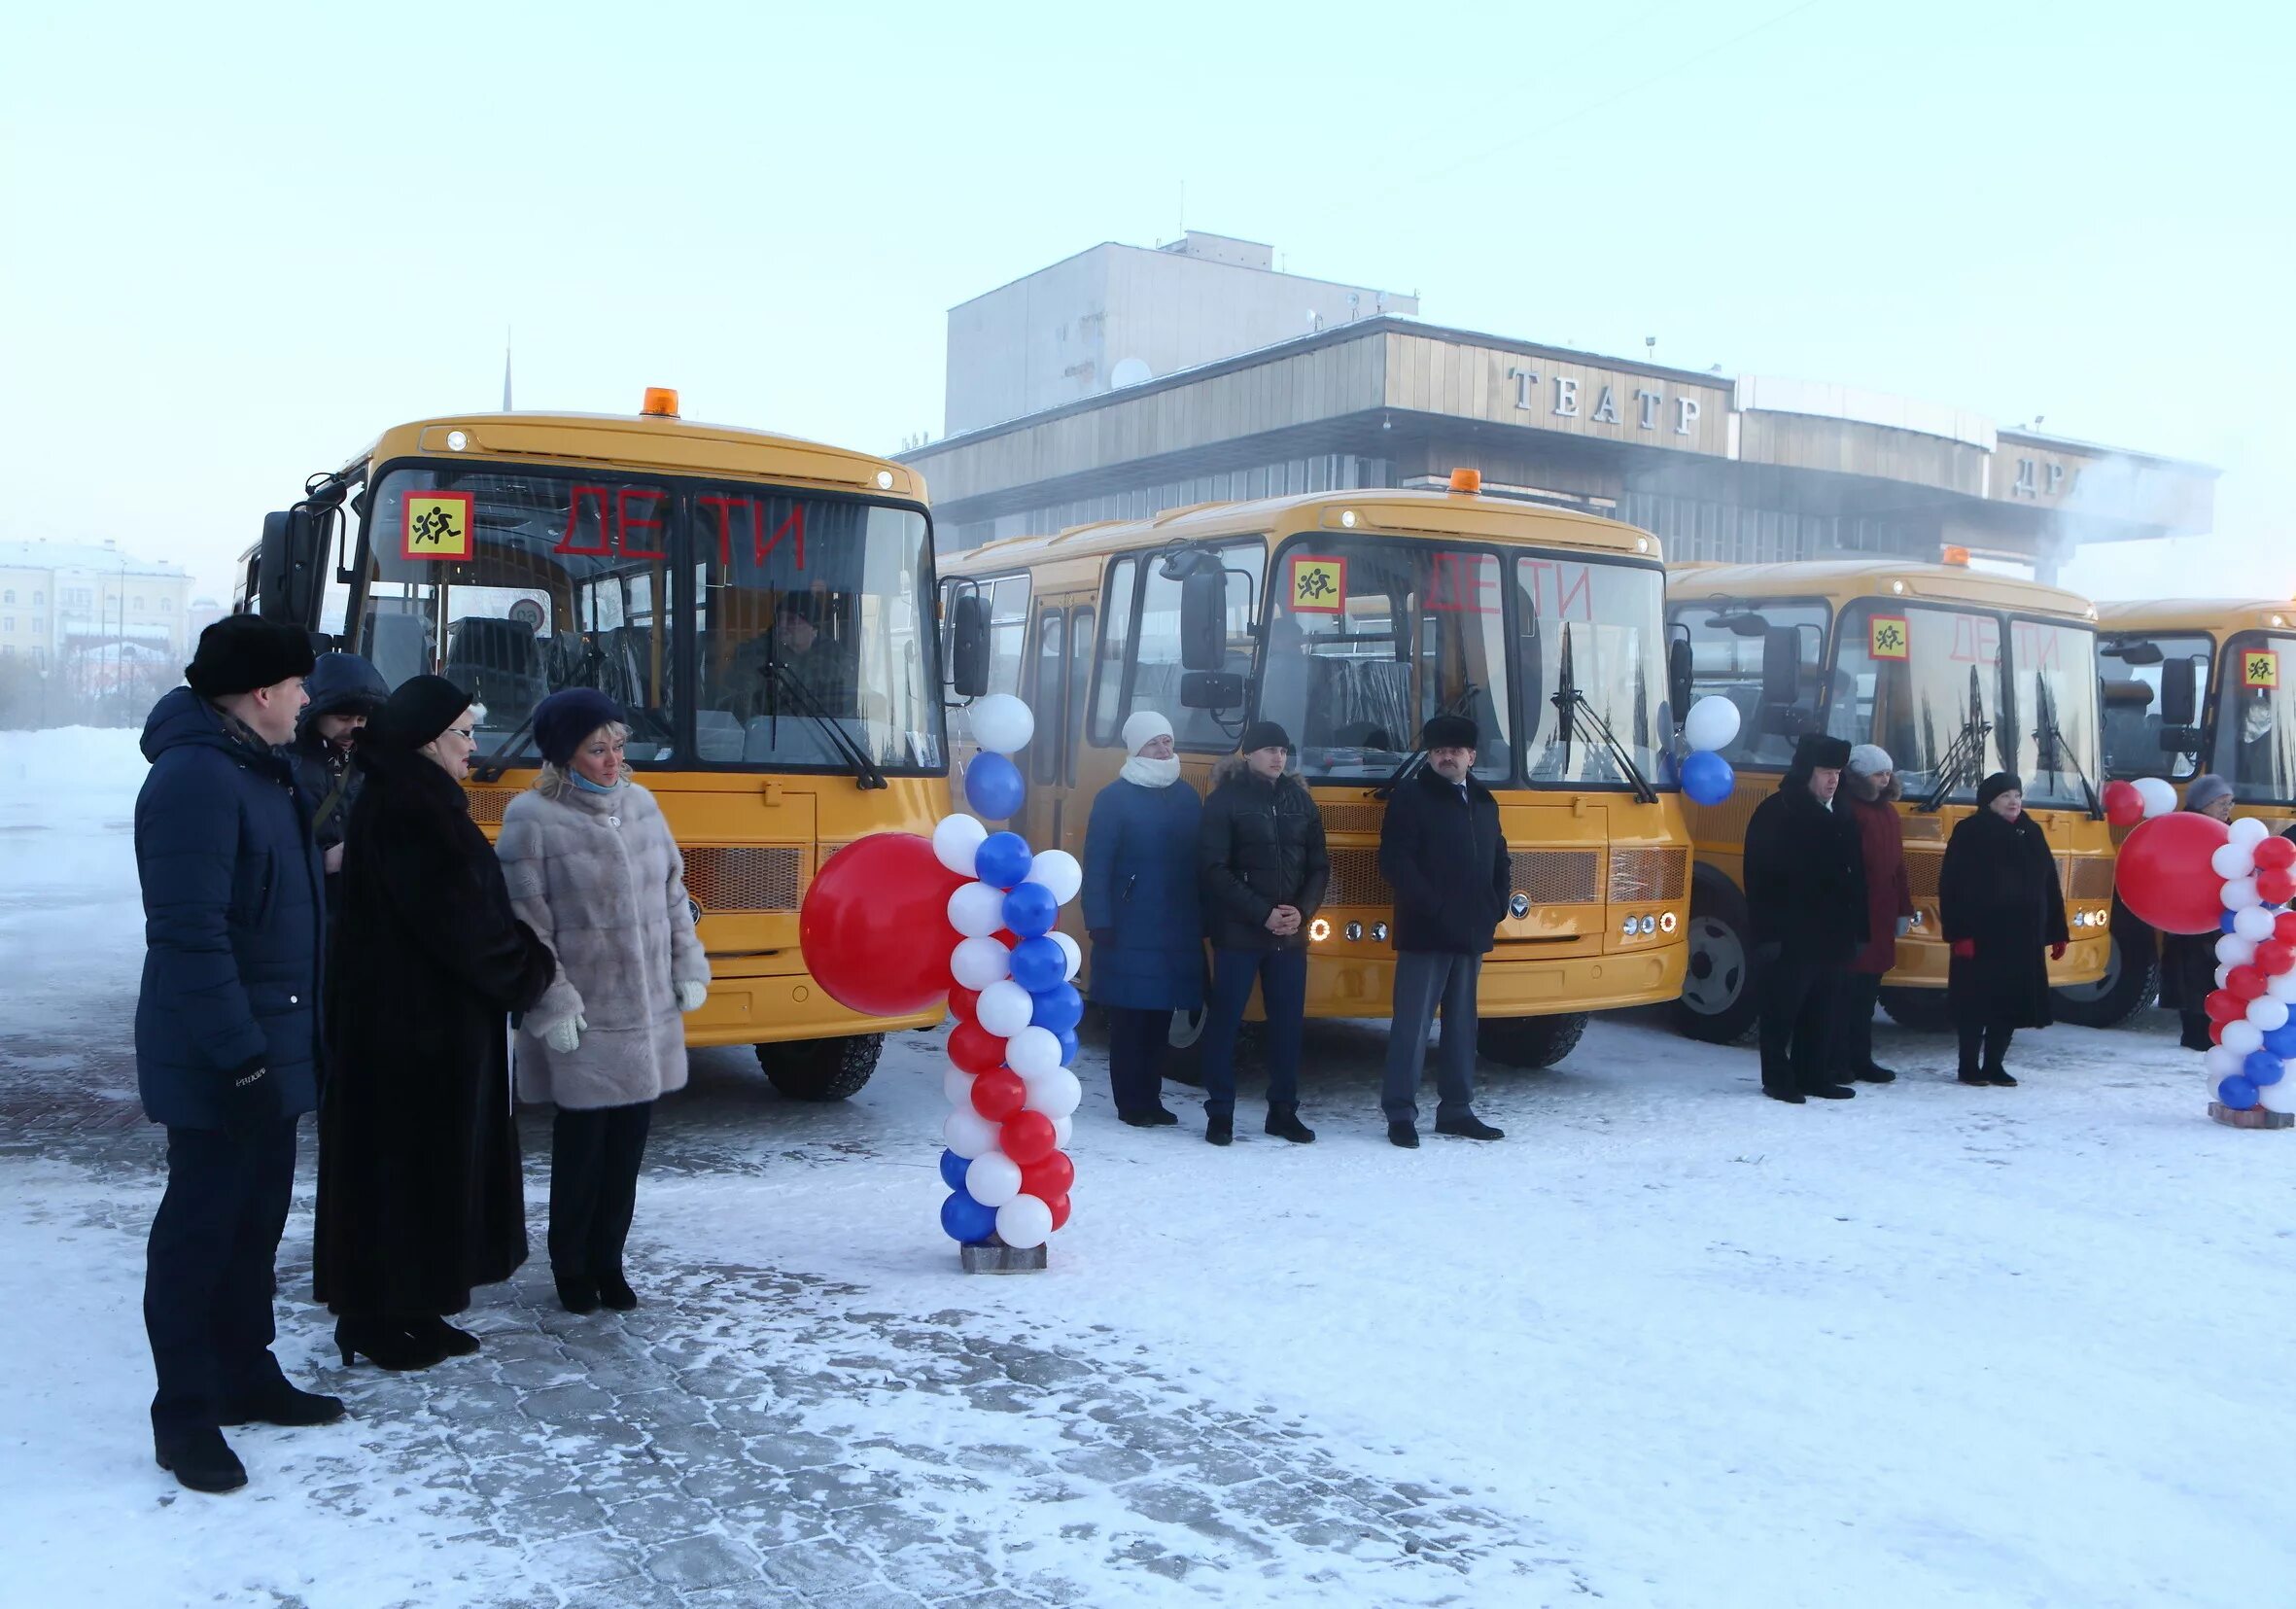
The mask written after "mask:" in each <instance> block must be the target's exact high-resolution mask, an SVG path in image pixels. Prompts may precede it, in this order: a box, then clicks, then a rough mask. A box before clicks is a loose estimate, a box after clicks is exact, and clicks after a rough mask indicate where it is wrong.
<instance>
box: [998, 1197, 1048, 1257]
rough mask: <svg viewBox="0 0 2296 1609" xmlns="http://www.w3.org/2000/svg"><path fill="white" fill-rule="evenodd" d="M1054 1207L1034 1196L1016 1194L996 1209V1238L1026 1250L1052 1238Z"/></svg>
mask: <svg viewBox="0 0 2296 1609" xmlns="http://www.w3.org/2000/svg"><path fill="white" fill-rule="evenodd" d="M1052 1235H1053V1209H1052V1208H1051V1207H1047V1206H1045V1204H1044V1203H1042V1202H1040V1201H1038V1200H1037V1199H1036V1198H1035V1197H1034V1196H1015V1197H1014V1198H1013V1199H1012V1200H1011V1201H1008V1202H1006V1203H1005V1204H1004V1205H1003V1206H1002V1207H998V1208H997V1209H996V1238H997V1239H998V1240H1000V1241H1002V1242H1004V1243H1005V1244H1006V1245H1009V1246H1017V1247H1019V1248H1020V1249H1021V1250H1023V1251H1026V1250H1027V1249H1028V1248H1029V1247H1030V1246H1038V1245H1042V1244H1044V1242H1047V1241H1049V1240H1051V1239H1052Z"/></svg>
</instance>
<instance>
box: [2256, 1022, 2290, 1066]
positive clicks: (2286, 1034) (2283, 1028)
mask: <svg viewBox="0 0 2296 1609" xmlns="http://www.w3.org/2000/svg"><path fill="white" fill-rule="evenodd" d="M2264 1048H2265V1049H2266V1050H2269V1051H2271V1052H2272V1053H2273V1054H2274V1055H2275V1056H2278V1057H2279V1059H2280V1060H2281V1061H2283V1062H2284V1061H2287V1060H2288V1059H2289V1058H2291V1057H2296V1017H2290V1018H2289V1019H2288V1020H2287V1021H2286V1022H2284V1023H2282V1024H2280V1026H2279V1027H2278V1028H2276V1029H2274V1030H2273V1031H2272V1032H2270V1033H2267V1034H2266V1035H2265V1036H2264Z"/></svg>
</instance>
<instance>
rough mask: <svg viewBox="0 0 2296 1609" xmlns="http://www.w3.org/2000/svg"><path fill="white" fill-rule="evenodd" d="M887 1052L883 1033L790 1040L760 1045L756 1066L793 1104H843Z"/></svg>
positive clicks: (857, 1090)
mask: <svg viewBox="0 0 2296 1609" xmlns="http://www.w3.org/2000/svg"><path fill="white" fill-rule="evenodd" d="M884 1049H885V1035H884V1034H882V1033H854V1034H851V1035H848V1036H847V1037H844V1038H839V1039H790V1040H786V1041H784V1042H783V1043H781V1044H772V1045H759V1046H758V1047H757V1065H758V1066H759V1067H763V1068H764V1069H765V1076H766V1079H767V1081H768V1082H769V1083H771V1084H772V1085H773V1087H774V1088H775V1089H777V1090H779V1091H781V1092H782V1094H783V1095H785V1096H787V1097H788V1098H789V1099H790V1100H792V1101H844V1100H846V1099H848V1098H849V1097H852V1096H854V1095H858V1094H859V1093H860V1091H861V1086H862V1085H864V1084H866V1083H868V1082H869V1075H870V1074H871V1073H873V1072H875V1071H876V1070H877V1058H878V1056H879V1054H880V1053H881V1052H883V1051H884Z"/></svg>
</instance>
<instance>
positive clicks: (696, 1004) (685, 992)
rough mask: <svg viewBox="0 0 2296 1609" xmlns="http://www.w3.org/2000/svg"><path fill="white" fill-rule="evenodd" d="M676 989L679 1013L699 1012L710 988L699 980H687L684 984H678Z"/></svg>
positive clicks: (708, 995) (708, 994)
mask: <svg viewBox="0 0 2296 1609" xmlns="http://www.w3.org/2000/svg"><path fill="white" fill-rule="evenodd" d="M677 989H678V1010H679V1011H699V1010H701V1009H702V1002H703V1001H704V1000H706V999H708V998H709V997H710V986H709V985H708V984H706V983H703V982H701V981H700V980H699V979H695V978H688V979H687V980H686V981H685V982H683V983H681V984H678V986H677Z"/></svg>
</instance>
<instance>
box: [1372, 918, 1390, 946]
mask: <svg viewBox="0 0 2296 1609" xmlns="http://www.w3.org/2000/svg"><path fill="white" fill-rule="evenodd" d="M1372 942H1373V943H1374V944H1384V943H1386V942H1387V924H1386V923H1384V922H1374V923H1373V924H1372Z"/></svg>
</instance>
